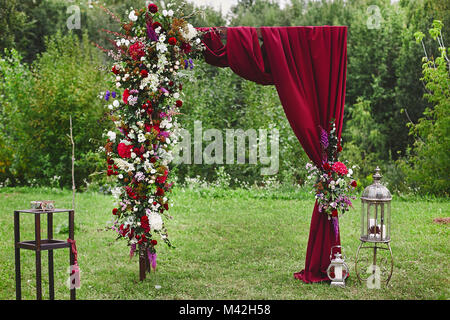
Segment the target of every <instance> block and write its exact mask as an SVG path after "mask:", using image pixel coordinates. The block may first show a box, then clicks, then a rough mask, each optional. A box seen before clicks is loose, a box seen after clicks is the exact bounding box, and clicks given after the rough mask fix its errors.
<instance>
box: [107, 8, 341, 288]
mask: <svg viewBox="0 0 450 320" xmlns="http://www.w3.org/2000/svg"><path fill="white" fill-rule="evenodd" d="M102 8H103V7H102ZM103 9H104V10H105V11H106V12H108V13H109V14H110V15H111V16H112V17H113V18H114V19H116V20H117V21H118V22H120V19H118V18H117V17H116V16H115V15H114V14H112V13H111V12H109V11H108V10H107V9H106V8H103ZM127 14H128V21H126V22H125V23H124V22H120V23H121V25H122V28H123V30H124V34H121V33H115V32H109V33H110V34H113V35H115V37H116V38H115V39H114V40H112V43H113V45H114V47H115V50H114V51H109V50H106V49H104V50H105V51H107V52H108V53H109V54H110V55H111V56H112V57H113V59H114V60H115V62H114V64H113V66H112V69H111V71H112V72H113V74H114V80H115V83H116V88H115V89H114V91H112V90H111V91H109V90H108V91H106V93H105V96H104V99H105V100H107V101H110V102H111V101H112V102H111V104H110V106H109V107H110V109H111V118H112V120H113V121H114V123H115V124H116V127H117V130H116V131H114V132H113V131H110V132H108V140H107V144H106V147H105V149H106V155H107V162H108V170H107V173H108V175H109V176H116V177H117V181H118V184H119V185H120V189H119V192H118V198H119V199H120V200H119V201H118V206H117V207H116V208H114V209H113V212H112V213H113V215H114V216H115V218H116V219H115V225H114V228H115V229H116V230H117V232H118V233H119V235H120V237H123V238H125V239H127V240H128V242H129V245H130V246H131V250H130V255H131V256H133V255H134V253H135V251H136V250H137V251H138V252H139V258H140V259H139V261H140V264H139V265H140V278H141V280H143V279H144V278H145V273H146V271H147V270H150V268H151V267H152V268H156V245H157V240H156V239H155V234H159V235H160V236H161V238H162V239H163V240H164V241H165V242H166V243H167V244H168V245H169V246H170V245H171V244H170V241H169V238H168V233H167V230H166V228H165V226H164V221H163V218H164V217H170V216H169V215H168V210H169V199H168V192H170V189H171V188H172V184H171V183H169V182H168V180H167V179H168V176H169V164H170V161H171V160H172V156H171V153H170V150H171V148H172V146H173V144H174V143H176V140H177V134H176V128H177V127H178V124H177V123H176V120H175V118H176V115H177V114H178V111H177V110H178V109H179V108H181V107H182V105H183V101H182V81H183V74H182V72H181V71H182V70H189V69H192V68H193V66H194V64H193V60H192V58H193V57H194V55H195V54H198V53H199V52H201V55H202V56H203V57H204V59H205V61H206V62H207V63H209V64H211V65H213V66H217V67H229V68H231V69H232V70H233V71H234V72H235V73H236V74H237V75H239V76H241V77H243V78H245V79H247V80H250V81H254V82H256V83H258V84H261V85H274V86H275V87H276V89H277V92H278V95H279V98H280V101H281V104H282V106H283V109H284V111H285V114H286V116H287V119H288V121H289V123H290V125H291V127H292V129H293V131H294V133H295V135H296V136H297V138H298V140H299V142H300V143H301V145H302V147H303V149H304V150H305V152H306V154H307V155H308V157H309V158H310V159H311V161H312V162H313V163H314V164H315V167H316V168H317V170H318V171H319V172H320V173H321V174H323V175H324V176H325V177H332V175H337V176H339V175H341V176H344V175H345V174H346V173H347V172H346V171H345V170H346V168H345V166H344V168H342V166H341V165H343V164H342V163H341V162H338V161H337V159H338V154H339V152H340V151H341V150H342V148H341V146H340V137H341V130H342V121H343V113H344V101H345V84H346V69H347V27H345V26H317V27H312V26H298V27H260V28H254V27H229V28H226V27H212V28H193V27H192V25H190V24H189V23H187V22H186V21H185V20H184V19H182V18H176V17H175V16H176V12H174V11H173V10H160V8H158V7H157V6H156V5H155V4H152V3H151V4H149V5H148V7H146V8H142V9H133V10H131V11H130V12H128V13H127ZM222 40H226V43H225V44H224V43H223V42H222ZM260 43H261V44H260ZM102 49H103V48H102ZM116 90H117V92H116ZM122 90H123V91H122ZM119 92H121V93H120V94H119ZM332 137H335V138H334V139H332ZM331 179H332V178H330V180H331ZM330 197H331V198H330ZM332 197H333V195H332V194H331V192H330V193H327V192H324V193H322V194H321V198H318V197H317V196H316V203H315V205H314V210H313V214H312V219H311V226H310V233H309V240H308V246H307V252H306V261H305V269H304V270H302V271H300V272H298V273H295V274H294V276H295V278H297V279H300V280H302V281H304V282H306V283H310V282H318V281H324V280H328V277H327V274H326V269H327V268H328V266H329V264H330V258H329V254H330V249H331V247H332V246H334V245H339V244H340V237H339V229H338V227H337V226H338V213H342V212H344V211H345V210H347V209H348V208H347V207H348V203H347V202H348V199H347V198H346V199H341V200H339V201H342V205H339V203H337V202H338V200H337V199H332ZM324 198H326V199H327V200H326V201H324V200H323V199H324ZM321 200H322V201H321ZM344 200H345V201H347V202H344ZM331 201H333V202H331ZM330 203H334V204H335V205H332V206H330V205H329V204H330ZM345 204H347V206H346V205H345Z"/></svg>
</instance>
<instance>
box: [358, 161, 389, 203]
mask: <svg viewBox="0 0 450 320" xmlns="http://www.w3.org/2000/svg"><path fill="white" fill-rule="evenodd" d="M372 177H373V184H371V185H370V186H368V187H366V188H365V189H364V191H363V193H362V196H361V200H366V201H391V200H392V195H391V193H390V192H389V190H388V189H387V188H386V187H385V186H383V185H382V184H381V183H380V180H381V178H382V175H381V174H380V168H379V167H377V168H376V169H375V173H374V174H373V176H372Z"/></svg>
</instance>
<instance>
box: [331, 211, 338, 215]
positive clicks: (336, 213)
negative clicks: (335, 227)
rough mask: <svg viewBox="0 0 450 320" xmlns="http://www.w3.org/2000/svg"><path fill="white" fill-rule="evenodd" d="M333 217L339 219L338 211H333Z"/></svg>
mask: <svg viewBox="0 0 450 320" xmlns="http://www.w3.org/2000/svg"><path fill="white" fill-rule="evenodd" d="M331 216H332V217H337V216H338V211H337V210H336V209H334V210H333V211H331Z"/></svg>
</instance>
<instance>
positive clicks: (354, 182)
mask: <svg viewBox="0 0 450 320" xmlns="http://www.w3.org/2000/svg"><path fill="white" fill-rule="evenodd" d="M350 185H351V186H352V187H353V188H356V186H357V185H358V184H357V183H356V181H355V180H353V181H352V183H350Z"/></svg>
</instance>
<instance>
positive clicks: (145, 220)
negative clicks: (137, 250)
mask: <svg viewBox="0 0 450 320" xmlns="http://www.w3.org/2000/svg"><path fill="white" fill-rule="evenodd" d="M141 228H142V229H144V231H145V232H146V233H148V232H150V224H149V223H148V217H147V216H142V217H141Z"/></svg>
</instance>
